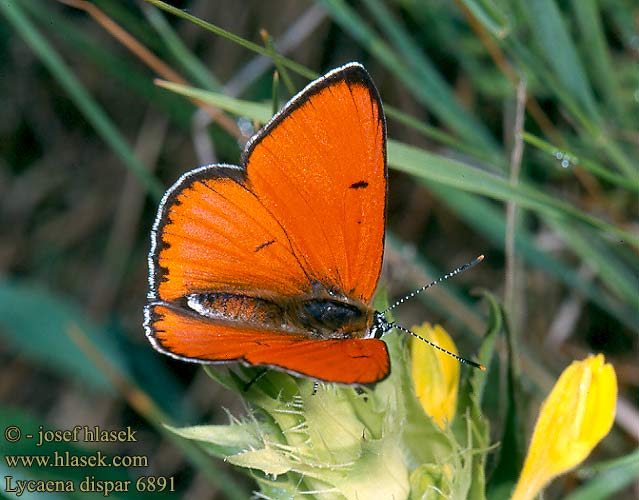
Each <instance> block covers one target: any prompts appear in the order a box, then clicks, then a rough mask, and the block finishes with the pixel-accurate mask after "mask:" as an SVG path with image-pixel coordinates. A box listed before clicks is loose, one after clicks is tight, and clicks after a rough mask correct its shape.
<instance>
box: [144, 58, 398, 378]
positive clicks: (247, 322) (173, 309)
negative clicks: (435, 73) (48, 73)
mask: <svg viewBox="0 0 639 500" xmlns="http://www.w3.org/2000/svg"><path fill="white" fill-rule="evenodd" d="M386 175H387V174H386V129H385V119H384V114H383V111H382V107H381V100H380V98H379V95H378V93H377V90H376V89H375V86H374V84H373V83H372V81H371V79H370V77H369V76H368V74H367V73H366V71H365V70H364V68H363V67H362V66H361V65H359V64H356V63H351V64H348V65H345V66H343V67H341V68H338V69H336V70H334V71H332V72H330V73H328V74H327V75H325V76H324V77H322V78H320V79H318V80H316V81H315V82H312V83H311V84H310V85H309V86H307V87H306V88H305V89H304V90H303V91H302V92H300V93H299V94H298V95H297V96H296V97H294V98H293V99H292V100H291V101H290V102H289V103H288V104H287V105H286V106H285V107H284V108H283V109H282V110H281V111H280V112H279V113H278V114H276V115H275V116H274V117H273V119H272V120H271V121H270V122H269V123H268V124H267V125H266V126H265V127H264V128H263V129H261V130H260V131H259V132H258V133H257V134H256V135H255V136H254V137H253V138H252V139H251V140H250V141H249V143H248V145H247V147H246V150H245V152H244V154H243V155H242V161H241V165H240V166H232V165H211V166H206V167H200V168H198V169H195V170H192V171H190V172H187V173H186V174H184V175H183V176H182V177H181V178H180V179H179V180H178V181H177V182H176V183H175V184H174V185H173V187H171V188H170V189H169V190H168V191H167V193H166V194H165V196H164V198H163V200H162V203H161V204H160V207H159V209H158V214H157V217H156V220H155V223H154V226H153V231H152V245H151V252H150V254H149V268H150V278H149V283H150V287H149V303H148V305H147V306H146V308H145V329H146V333H147V337H148V338H149V340H150V341H151V343H152V344H153V345H154V347H156V348H157V349H158V350H160V351H161V352H164V353H166V354H169V355H171V356H174V357H177V358H179V359H183V360H186V361H195V362H203V363H226V362H230V361H241V362H244V363H246V364H249V365H264V366H268V367H270V368H274V369H278V370H283V371H287V372H290V373H293V374H298V375H304V376H308V377H312V378H315V379H317V380H324V381H328V382H337V383H342V384H371V383H375V382H378V381H380V380H382V379H383V378H385V377H386V376H387V375H388V373H389V371H390V363H389V359H388V352H387V350H386V345H385V344H384V343H383V341H381V340H379V336H381V333H383V332H384V331H385V329H387V327H388V323H387V322H386V321H385V319H383V316H382V315H381V314H380V313H376V312H375V311H374V310H373V309H372V307H371V299H372V296H373V293H374V291H375V288H376V286H377V282H378V279H379V274H380V271H381V263H382V255H383V245H384V222H385V221H384V218H385V206H386Z"/></svg>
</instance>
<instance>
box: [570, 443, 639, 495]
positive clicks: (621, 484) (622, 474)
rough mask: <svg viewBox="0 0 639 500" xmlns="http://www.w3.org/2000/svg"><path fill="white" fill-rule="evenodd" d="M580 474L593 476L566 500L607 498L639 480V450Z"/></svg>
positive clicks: (586, 469) (584, 470) (585, 469)
mask: <svg viewBox="0 0 639 500" xmlns="http://www.w3.org/2000/svg"><path fill="white" fill-rule="evenodd" d="M579 475H580V476H583V475H588V476H593V477H592V478H591V479H589V480H588V481H587V482H586V483H585V484H583V485H582V486H580V487H579V488H577V489H575V490H574V491H573V492H572V493H571V494H570V495H568V496H567V497H565V499H564V500H606V499H608V498H616V497H617V495H618V494H619V493H620V492H621V491H622V490H623V489H625V488H627V487H628V486H630V485H631V484H632V483H633V482H636V481H637V480H639V450H635V451H634V452H632V453H630V454H628V455H626V456H623V457H620V458H615V459H614V460H609V461H607V462H603V463H599V464H597V465H595V466H591V467H587V468H584V469H582V470H580V471H579Z"/></svg>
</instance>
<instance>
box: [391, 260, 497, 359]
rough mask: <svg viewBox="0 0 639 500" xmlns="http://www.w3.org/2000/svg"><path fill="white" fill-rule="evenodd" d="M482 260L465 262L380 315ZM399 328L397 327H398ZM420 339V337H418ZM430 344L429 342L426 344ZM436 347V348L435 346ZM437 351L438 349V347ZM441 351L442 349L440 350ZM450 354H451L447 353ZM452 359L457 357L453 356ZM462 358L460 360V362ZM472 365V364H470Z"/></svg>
mask: <svg viewBox="0 0 639 500" xmlns="http://www.w3.org/2000/svg"><path fill="white" fill-rule="evenodd" d="M482 260H484V256H483V255H480V256H479V257H475V258H474V259H473V260H471V261H470V262H467V263H466V264H464V265H463V266H460V267H458V268H457V269H455V270H453V271H451V272H449V273H448V274H445V275H444V276H442V277H441V278H439V279H436V280H435V281H431V282H430V283H428V285H424V286H423V287H421V288H418V289H417V290H415V291H413V292H410V293H409V294H408V295H406V296H405V297H402V298H401V299H399V300H398V301H397V302H395V303H394V304H393V305H391V306H389V307H387V308H386V309H384V310H383V311H382V314H384V313H387V312H388V311H390V310H391V309H395V308H396V307H397V306H398V305H400V304H403V303H404V302H406V301H407V300H408V299H412V298H413V297H415V296H416V295H417V294H419V293H422V292H423V291H425V290H428V289H429V288H430V287H431V286H435V285H437V284H439V283H441V282H442V281H446V280H447V279H448V278H452V277H453V276H455V275H456V274H459V273H461V272H462V271H465V270H466V269H468V268H469V267H473V266H474V265H475V264H479V263H480V262H481V261H482ZM398 328H399V327H398ZM400 330H402V328H400ZM409 333H412V334H413V335H415V334H414V333H413V332H409ZM415 336H416V337H418V335H415ZM420 338H421V337H420ZM422 340H423V339H422ZM428 343H429V344H430V342H428ZM435 347H437V346H435ZM438 349H439V347H438ZM442 350H443V349H442ZM446 352H448V351H446ZM448 354H451V353H448ZM453 357H457V356H455V355H454V354H453ZM462 359H463V358H460V360H462ZM471 364H472V362H471Z"/></svg>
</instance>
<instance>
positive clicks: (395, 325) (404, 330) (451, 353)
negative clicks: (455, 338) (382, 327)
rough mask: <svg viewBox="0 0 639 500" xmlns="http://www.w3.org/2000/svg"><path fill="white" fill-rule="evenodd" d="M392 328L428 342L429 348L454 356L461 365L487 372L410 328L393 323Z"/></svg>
mask: <svg viewBox="0 0 639 500" xmlns="http://www.w3.org/2000/svg"><path fill="white" fill-rule="evenodd" d="M391 326H392V327H393V328H397V329H398V330H401V331H402V332H405V333H410V334H411V335H412V336H413V337H416V338H418V339H419V340H421V341H422V342H426V343H427V344H428V345H429V346H431V347H434V348H435V349H437V350H439V351H441V352H443V353H446V354H448V355H449V356H452V357H453V358H455V359H456V360H457V361H459V362H460V363H464V364H465V365H470V366H472V367H474V368H479V369H480V370H482V371H486V367H485V366H484V365H482V364H480V363H475V362H474V361H471V360H470V359H466V358H462V357H461V356H458V355H457V354H455V353H453V352H450V351H447V350H446V349H444V348H443V347H440V346H438V345H437V344H435V343H433V342H431V341H430V340H428V339H425V338H424V337H422V336H421V335H417V334H416V333H415V332H413V331H411V330H409V329H408V328H404V327H403V326H400V325H397V324H395V323H391Z"/></svg>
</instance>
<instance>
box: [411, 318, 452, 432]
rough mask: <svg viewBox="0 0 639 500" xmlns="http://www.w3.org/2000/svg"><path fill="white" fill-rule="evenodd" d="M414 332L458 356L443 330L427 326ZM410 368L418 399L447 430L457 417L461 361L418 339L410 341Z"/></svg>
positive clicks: (448, 336)
mask: <svg viewBox="0 0 639 500" xmlns="http://www.w3.org/2000/svg"><path fill="white" fill-rule="evenodd" d="M413 331H414V332H415V333H416V334H418V335H420V336H422V337H424V338H425V339H426V340H429V341H431V342H432V343H434V344H437V345H438V346H440V347H442V348H444V349H446V350H448V351H450V352H452V353H454V354H457V347H456V346H455V343H454V342H453V339H451V338H450V335H448V333H446V330H444V329H443V328H442V327H441V326H439V325H435V327H434V328H433V327H432V326H431V325H430V324H428V323H423V324H422V325H421V326H418V327H414V328H413ZM410 353H411V365H412V375H413V384H414V386H415V393H416V394H417V399H418V400H419V402H420V403H421V405H422V407H423V408H424V411H425V412H426V413H427V414H428V415H430V416H431V417H432V418H433V420H434V421H435V423H437V425H439V427H441V428H442V429H444V428H445V427H446V426H447V425H448V424H450V422H452V420H453V417H454V416H455V410H456V409H457V391H458V385H459V361H457V360H456V359H455V358H453V357H451V356H449V355H448V354H446V353H443V352H441V351H439V350H437V349H434V348H433V347H432V346H429V345H428V344H427V343H426V342H422V341H421V340H419V339H417V338H412V339H411V349H410Z"/></svg>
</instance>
